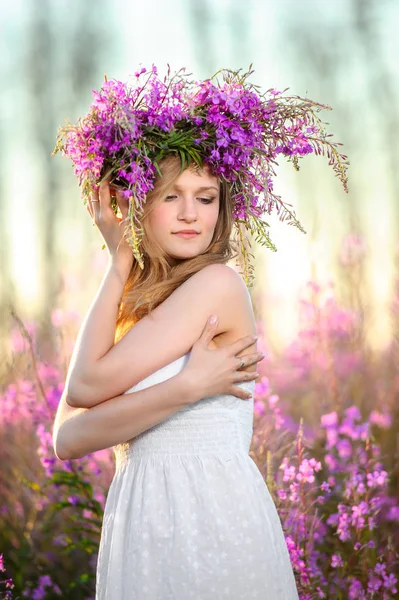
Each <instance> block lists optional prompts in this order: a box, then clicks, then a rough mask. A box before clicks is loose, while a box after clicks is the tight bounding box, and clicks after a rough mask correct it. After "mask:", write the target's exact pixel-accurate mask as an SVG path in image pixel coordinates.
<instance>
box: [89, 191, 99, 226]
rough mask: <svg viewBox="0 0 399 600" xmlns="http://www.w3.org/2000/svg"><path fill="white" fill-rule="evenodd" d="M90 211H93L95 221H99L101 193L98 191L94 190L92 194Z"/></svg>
mask: <svg viewBox="0 0 399 600" xmlns="http://www.w3.org/2000/svg"><path fill="white" fill-rule="evenodd" d="M89 202H90V211H91V216H92V218H93V219H94V221H96V220H97V217H98V213H99V212H100V198H99V193H98V190H97V189H94V190H93V191H92V192H91V194H90V199H89Z"/></svg>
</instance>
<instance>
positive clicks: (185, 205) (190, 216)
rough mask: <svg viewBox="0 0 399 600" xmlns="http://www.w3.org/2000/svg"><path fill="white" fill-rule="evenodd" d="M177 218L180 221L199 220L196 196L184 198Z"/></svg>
mask: <svg viewBox="0 0 399 600" xmlns="http://www.w3.org/2000/svg"><path fill="white" fill-rule="evenodd" d="M177 218H178V219H179V221H180V220H181V221H187V222H188V223H191V222H192V221H196V220H197V206H196V204H195V199H194V198H183V199H182V201H181V202H180V204H179V211H178V215H177Z"/></svg>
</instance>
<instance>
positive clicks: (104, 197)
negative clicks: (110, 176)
mask: <svg viewBox="0 0 399 600" xmlns="http://www.w3.org/2000/svg"><path fill="white" fill-rule="evenodd" d="M99 199H100V202H99V205H100V210H101V213H102V214H104V215H106V214H107V213H110V212H111V213H112V214H113V210H112V207H111V192H110V190H109V183H108V180H105V181H102V182H101V183H100V189H99Z"/></svg>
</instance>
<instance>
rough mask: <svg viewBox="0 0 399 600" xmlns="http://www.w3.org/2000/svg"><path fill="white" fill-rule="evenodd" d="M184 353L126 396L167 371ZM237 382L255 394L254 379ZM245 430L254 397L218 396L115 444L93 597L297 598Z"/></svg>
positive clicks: (168, 374)
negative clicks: (114, 461) (250, 452)
mask: <svg viewBox="0 0 399 600" xmlns="http://www.w3.org/2000/svg"><path fill="white" fill-rule="evenodd" d="M188 355H189V353H187V354H186V355H184V356H182V357H180V358H178V359H177V360H175V361H173V362H172V363H170V364H169V365H166V366H165V367H163V368H162V369H159V370H158V371H156V372H155V373H153V374H152V375H150V376H149V377H147V378H146V379H144V380H142V381H141V382H140V383H138V384H137V385H135V386H134V387H132V388H131V389H130V390H128V392H132V391H138V390H142V389H145V388H147V387H150V386H152V385H155V384H157V383H160V382H162V381H165V380H167V379H169V378H170V377H173V376H174V375H176V374H177V373H178V372H180V371H181V370H182V369H183V367H184V366H185V364H186V362H187V360H188ZM238 385H240V386H242V387H243V388H245V389H247V390H249V391H251V392H253V390H254V387H255V382H254V381H248V382H243V383H240V384H238ZM126 393H127V392H126ZM252 431H253V398H252V399H250V400H241V399H240V398H237V397H236V396H233V395H228V394H227V395H218V396H212V397H208V398H203V399H202V400H200V401H198V402H196V403H195V404H191V405H189V406H187V407H185V408H183V409H181V410H180V411H178V412H177V413H175V414H173V415H171V416H170V417H169V418H168V419H166V420H165V421H163V422H162V423H160V424H159V425H156V426H154V427H152V428H151V429H149V430H147V431H145V432H143V433H142V434H140V435H139V436H137V437H136V438H135V439H134V440H133V441H132V442H128V443H125V444H119V445H118V446H115V447H114V451H115V456H116V472H115V475H114V478H113V481H112V483H111V486H110V489H109V493H108V497H107V501H106V506H105V511H104V519H103V528H102V534H101V542H100V549H99V554H98V563H97V579H96V600H222V599H229V600H250V599H257V600H297V599H298V593H297V589H296V585H295V580H294V575H293V571H292V567H291V563H290V559H289V554H288V550H287V547H286V543H285V540H284V535H283V531H282V528H281V523H280V520H279V516H278V513H277V511H276V508H275V505H274V502H273V500H272V498H271V496H270V494H269V490H268V488H267V486H266V484H265V481H264V479H263V477H262V475H261V473H260V471H259V469H258V468H257V466H256V464H255V462H254V461H253V460H252V458H251V457H250V456H249V449H250V444H251V439H252Z"/></svg>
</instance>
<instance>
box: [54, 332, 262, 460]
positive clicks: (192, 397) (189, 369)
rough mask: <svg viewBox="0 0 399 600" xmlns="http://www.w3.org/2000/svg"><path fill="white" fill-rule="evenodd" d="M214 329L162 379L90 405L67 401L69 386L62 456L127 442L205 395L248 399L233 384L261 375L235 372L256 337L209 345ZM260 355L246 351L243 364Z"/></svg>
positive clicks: (57, 445) (58, 424)
mask: <svg viewBox="0 0 399 600" xmlns="http://www.w3.org/2000/svg"><path fill="white" fill-rule="evenodd" d="M215 329H216V327H215V326H212V325H210V324H209V323H207V325H206V326H205V328H204V330H203V332H202V335H201V337H200V338H199V339H198V340H197V342H196V343H195V344H194V346H193V348H192V350H191V353H190V357H189V360H188V362H187V364H186V366H185V367H184V369H183V370H182V371H180V373H178V374H177V375H175V376H174V377H171V378H170V379H167V380H166V381H164V382H162V383H159V384H155V385H153V386H151V387H148V388H146V389H144V390H140V391H137V392H131V393H127V394H122V395H121V396H117V397H116V398H112V399H110V400H106V401H105V402H102V403H101V404H99V405H97V406H94V407H92V408H89V409H88V408H73V407H71V406H69V405H68V403H67V390H66V389H65V391H64V394H63V395H62V398H61V400H60V404H59V406H58V410H57V414H56V418H55V423H54V431H53V443H54V449H55V453H56V455H57V456H58V458H60V459H62V460H66V459H72V458H81V457H82V456H86V455H87V454H89V453H91V452H96V451H97V450H102V449H104V448H109V447H110V446H114V445H116V444H119V443H121V442H126V441H128V440H130V439H132V438H134V437H136V436H137V435H139V434H140V433H142V432H143V431H146V430H147V429H150V428H151V427H153V426H154V425H157V424H158V423H160V422H162V421H164V420H165V419H167V418H168V417H169V416H170V415H172V414H174V413H176V412H178V411H179V410H180V409H182V408H183V407H184V406H186V405H188V404H192V403H193V402H197V401H198V400H200V399H201V398H205V397H208V396H214V395H216V394H219V393H231V394H234V395H236V396H237V397H238V398H242V399H245V398H247V399H248V394H247V393H246V390H245V389H242V388H239V387H237V386H235V385H234V383H239V382H245V381H251V380H253V379H255V378H256V377H257V373H256V372H255V373H254V372H252V373H249V372H245V371H237V368H238V366H239V363H240V362H241V361H240V359H238V358H237V354H240V353H241V352H242V351H243V350H244V349H245V348H248V347H249V346H251V345H253V342H254V339H253V336H247V337H245V338H241V339H240V340H238V341H236V342H234V343H233V344H230V345H229V346H225V347H223V348H218V349H217V350H210V349H209V348H208V345H209V342H210V340H211V339H212V337H213V336H214V333H215V331H214V330H215ZM260 360H262V355H261V354H259V353H256V354H252V355H251V354H247V355H246V358H245V365H246V366H249V365H252V364H255V363H257V362H258V361H260ZM249 397H251V395H250V394H249Z"/></svg>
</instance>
